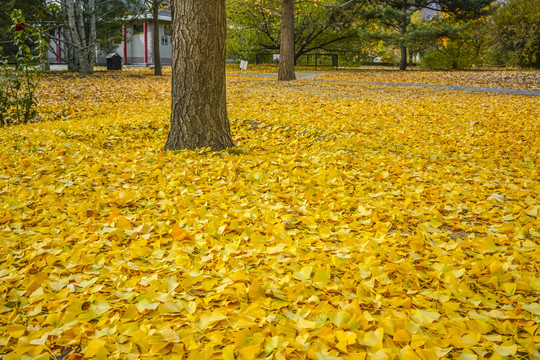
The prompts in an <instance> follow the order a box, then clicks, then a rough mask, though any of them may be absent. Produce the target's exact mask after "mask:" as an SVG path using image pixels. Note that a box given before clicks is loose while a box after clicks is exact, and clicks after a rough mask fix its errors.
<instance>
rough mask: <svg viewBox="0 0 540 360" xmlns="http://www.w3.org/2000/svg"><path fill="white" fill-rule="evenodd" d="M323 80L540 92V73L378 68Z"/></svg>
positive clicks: (329, 76)
mask: <svg viewBox="0 0 540 360" xmlns="http://www.w3.org/2000/svg"><path fill="white" fill-rule="evenodd" d="M320 78H322V79H338V80H352V81H367V82H398V83H406V84H411V83H417V84H418V83H419V84H430V85H457V86H477V87H489V88H506V89H522V90H540V71H530V72H523V71H511V70H508V71H506V70H504V71H450V72H447V71H421V70H420V71H419V70H412V71H406V72H403V71H398V70H395V69H385V70H383V69H380V68H378V69H376V70H375V69H374V70H362V71H343V72H340V73H332V74H324V75H321V76H320Z"/></svg>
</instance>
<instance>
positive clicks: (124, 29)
mask: <svg viewBox="0 0 540 360" xmlns="http://www.w3.org/2000/svg"><path fill="white" fill-rule="evenodd" d="M122 32H123V35H124V64H127V31H126V25H125V24H124V25H122Z"/></svg>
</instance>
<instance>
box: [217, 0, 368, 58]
mask: <svg viewBox="0 0 540 360" xmlns="http://www.w3.org/2000/svg"><path fill="white" fill-rule="evenodd" d="M284 5H286V6H284ZM291 5H292V6H294V7H293V9H294V10H293V11H291ZM360 6H361V4H360V3H359V2H355V1H343V0H322V1H315V0H307V1H289V0H287V1H277V0H261V1H238V0H230V1H229V2H228V6H227V14H228V18H229V32H228V41H227V48H228V51H229V55H230V56H231V55H232V56H233V57H242V58H247V59H253V56H254V53H256V52H278V51H280V52H282V51H281V46H282V45H283V46H284V47H285V48H287V49H289V48H290V47H291V45H292V46H294V52H293V54H294V59H293V60H294V62H291V64H292V65H291V64H289V66H288V67H291V66H294V64H295V63H296V62H297V61H298V59H299V57H300V56H302V55H304V54H307V53H309V52H313V51H321V52H332V51H336V50H337V49H339V48H340V47H341V46H342V45H343V43H345V42H347V41H349V40H353V39H358V36H357V31H356V29H355V28H354V27H353V26H352V25H353V24H354V23H355V22H356V20H357V19H358V17H357V16H355V15H356V14H357V13H358V8H359V7H360ZM283 10H287V11H285V12H283ZM284 14H285V15H284ZM291 15H292V16H293V17H291ZM284 17H287V18H288V20H289V21H288V22H283V21H282V20H283V18H284ZM291 23H294V28H292V27H291V25H290V24H291ZM284 35H286V39H285V42H286V43H285V44H282V42H283V41H282V36H284ZM288 39H291V40H292V41H294V43H292V41H291V40H288ZM291 43H292V44H291ZM282 60H283V54H280V63H282Z"/></svg>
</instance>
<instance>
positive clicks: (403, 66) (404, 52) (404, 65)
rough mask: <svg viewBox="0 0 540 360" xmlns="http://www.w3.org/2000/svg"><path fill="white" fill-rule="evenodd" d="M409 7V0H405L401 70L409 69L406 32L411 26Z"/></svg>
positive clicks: (402, 23)
mask: <svg viewBox="0 0 540 360" xmlns="http://www.w3.org/2000/svg"><path fill="white" fill-rule="evenodd" d="M408 9H409V4H408V1H407V0H403V3H402V8H401V10H403V20H402V21H401V26H400V32H401V37H402V39H401V41H402V44H401V46H400V52H401V57H400V59H399V70H400V71H405V70H407V47H406V46H405V34H406V33H407V26H409V15H408V13H407V10H408Z"/></svg>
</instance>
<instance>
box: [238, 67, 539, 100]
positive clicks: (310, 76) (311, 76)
mask: <svg viewBox="0 0 540 360" xmlns="http://www.w3.org/2000/svg"><path fill="white" fill-rule="evenodd" d="M324 74H332V73H331V72H325V71H308V72H297V73H296V78H297V79H298V80H313V81H325V82H350V83H359V84H371V85H386V86H406V87H428V88H436V89H449V90H459V91H480V92H492V93H499V94H514V95H532V96H540V90H521V89H508V88H492V87H480V86H460V85H434V84H417V83H401V82H378V81H361V80H336V79H317V76H319V75H324ZM230 76H250V77H265V78H271V79H277V73H265V74H230Z"/></svg>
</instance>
